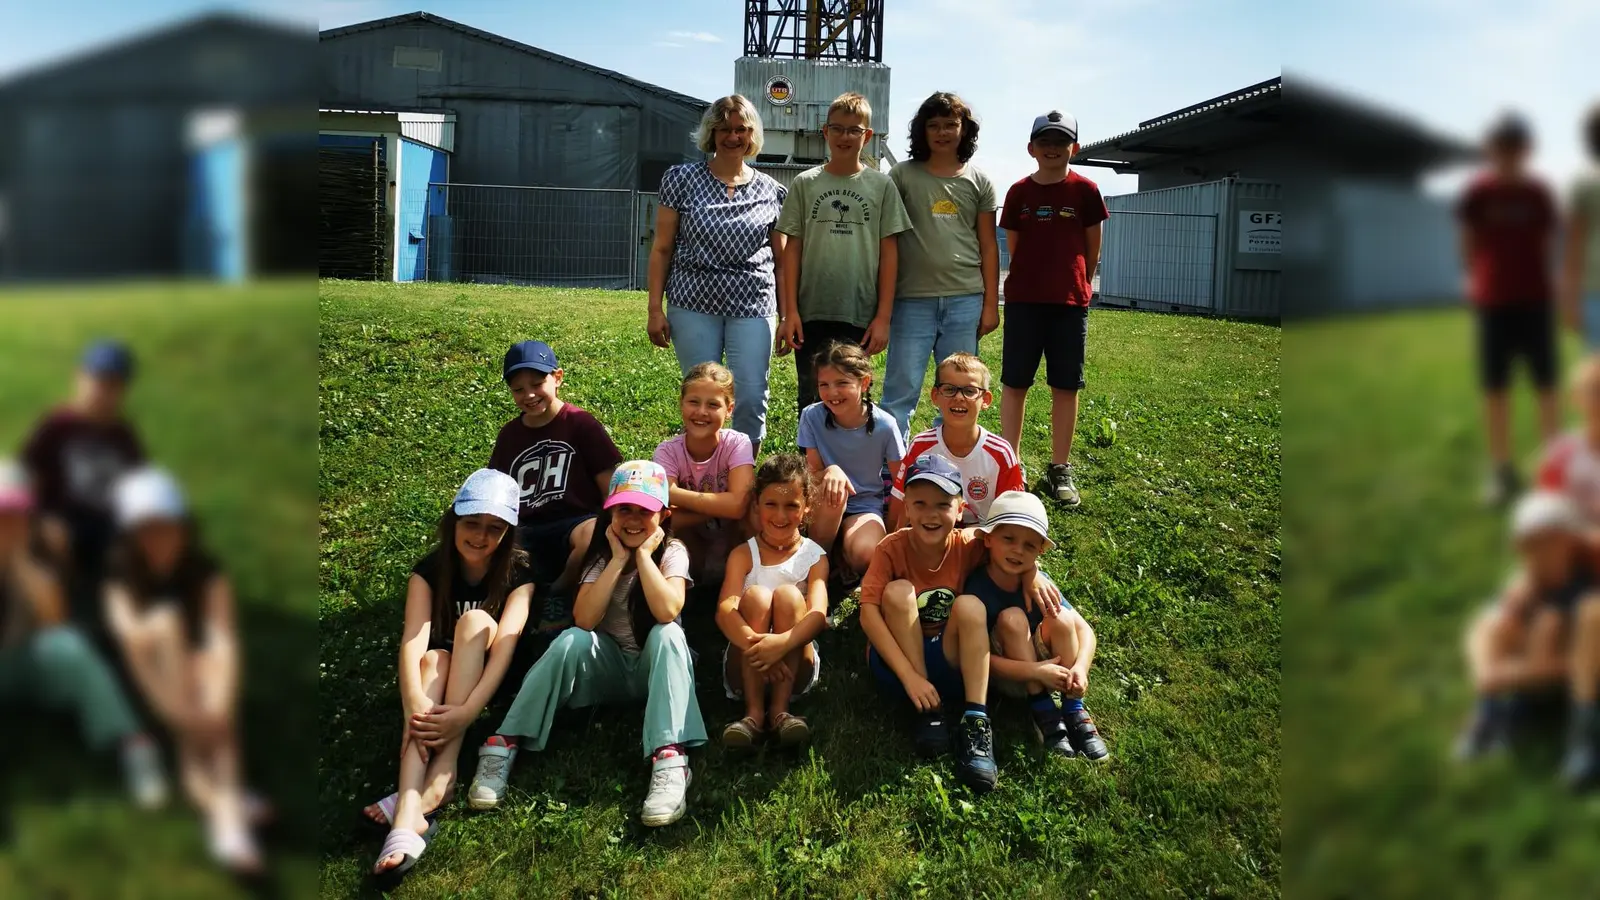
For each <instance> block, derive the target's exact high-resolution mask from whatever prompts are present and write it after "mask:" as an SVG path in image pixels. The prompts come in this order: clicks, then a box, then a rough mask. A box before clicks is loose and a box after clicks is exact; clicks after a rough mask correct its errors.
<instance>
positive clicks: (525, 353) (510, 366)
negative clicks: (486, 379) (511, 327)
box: [501, 341, 561, 381]
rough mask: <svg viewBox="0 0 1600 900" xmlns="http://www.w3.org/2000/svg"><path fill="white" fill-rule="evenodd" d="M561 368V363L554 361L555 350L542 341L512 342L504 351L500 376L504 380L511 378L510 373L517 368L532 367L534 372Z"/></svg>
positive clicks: (549, 371)
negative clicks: (502, 368)
mask: <svg viewBox="0 0 1600 900" xmlns="http://www.w3.org/2000/svg"><path fill="white" fill-rule="evenodd" d="M559 368H561V363H559V362H556V352H555V351H554V350H551V349H550V345H549V344H546V343H545V342H544V341H523V342H522V343H520V344H512V345H511V349H510V350H507V351H506V364H505V367H504V370H503V371H502V372H501V376H502V377H503V378H505V379H506V380H508V381H509V380H510V379H511V373H512V372H515V371H517V370H518V369H532V370H534V371H535V372H544V373H546V374H549V373H551V372H554V371H555V370H557V369H559Z"/></svg>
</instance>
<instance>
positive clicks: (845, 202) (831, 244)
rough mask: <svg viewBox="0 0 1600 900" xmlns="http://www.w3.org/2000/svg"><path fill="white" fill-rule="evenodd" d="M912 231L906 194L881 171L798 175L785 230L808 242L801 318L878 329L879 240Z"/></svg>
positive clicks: (781, 218) (783, 218)
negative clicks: (875, 324)
mask: <svg viewBox="0 0 1600 900" xmlns="http://www.w3.org/2000/svg"><path fill="white" fill-rule="evenodd" d="M910 227H911V223H910V222H909V221H907V220H906V208H905V205H904V204H903V203H902V202H901V201H900V192H899V191H897V190H895V186H894V182H893V181H890V180H889V176H887V175H885V174H883V173H882V172H879V171H877V170H876V169H862V170H861V171H860V172H857V173H856V174H854V175H851V176H850V177H848V178H841V177H840V176H838V175H832V174H829V173H828V172H827V171H825V170H824V169H823V168H822V167H821V166H818V167H816V168H815V169H807V170H806V171H804V172H801V173H800V174H799V175H796V176H795V177H794V183H793V184H791V185H789V195H788V196H787V197H785V198H784V201H783V211H782V212H781V213H779V214H778V230H779V231H781V232H783V233H784V234H787V235H793V236H797V237H799V238H800V240H801V245H800V290H799V295H798V296H797V297H795V305H796V306H797V307H799V310H800V319H801V320H802V321H806V322H849V323H850V324H852V325H855V326H857V327H858V328H865V327H867V326H868V325H870V324H871V323H872V317H873V316H875V315H877V312H878V255H879V254H878V246H879V241H881V240H883V239H884V238H886V237H892V236H894V235H896V234H899V233H900V232H902V231H905V230H906V229H907V228H910Z"/></svg>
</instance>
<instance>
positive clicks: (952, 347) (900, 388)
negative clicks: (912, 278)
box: [883, 294, 983, 444]
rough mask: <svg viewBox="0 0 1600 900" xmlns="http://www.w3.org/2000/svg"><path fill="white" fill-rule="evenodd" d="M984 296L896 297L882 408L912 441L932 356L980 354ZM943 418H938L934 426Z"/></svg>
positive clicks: (935, 361) (940, 357)
mask: <svg viewBox="0 0 1600 900" xmlns="http://www.w3.org/2000/svg"><path fill="white" fill-rule="evenodd" d="M982 317H983V295H982V294H967V295H965V296H960V297H915V298H910V297H897V298H895V301H894V313H893V315H892V316H891V317H890V319H889V360H888V362H887V363H885V364H884V372H883V408H884V409H885V410H886V411H888V413H889V415H891V416H894V420H895V422H896V423H897V424H898V425H899V426H900V433H901V434H902V435H904V436H905V439H906V443H907V444H909V443H911V432H910V431H909V430H907V429H909V428H910V425H911V415H912V413H915V412H916V411H917V401H919V400H921V399H922V396H923V390H922V382H923V377H924V376H925V375H926V374H927V372H928V357H929V355H932V357H933V361H934V363H935V364H936V365H937V364H938V362H939V360H942V359H944V358H945V357H947V356H949V355H950V354H952V353H961V352H966V353H977V352H978V321H979V319H981V318H982ZM939 421H940V420H939V418H938V417H937V416H935V417H934V422H933V424H934V425H935V427H937V426H938V424H939Z"/></svg>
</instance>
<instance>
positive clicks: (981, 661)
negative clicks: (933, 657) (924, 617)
mask: <svg viewBox="0 0 1600 900" xmlns="http://www.w3.org/2000/svg"><path fill="white" fill-rule="evenodd" d="M944 658H945V660H946V661H948V662H949V663H950V664H951V665H953V666H956V667H957V668H959V669H960V670H961V682H962V686H963V687H965V688H966V691H967V696H966V701H967V703H968V704H974V703H976V704H978V705H979V706H983V705H985V704H987V703H988V700H989V622H988V612H987V610H986V609H985V607H984V605H983V601H982V600H979V599H978V598H977V597H974V596H972V595H971V594H962V595H961V596H959V597H957V598H956V602H955V604H954V605H952V606H951V607H950V621H948V622H946V623H945V626H944Z"/></svg>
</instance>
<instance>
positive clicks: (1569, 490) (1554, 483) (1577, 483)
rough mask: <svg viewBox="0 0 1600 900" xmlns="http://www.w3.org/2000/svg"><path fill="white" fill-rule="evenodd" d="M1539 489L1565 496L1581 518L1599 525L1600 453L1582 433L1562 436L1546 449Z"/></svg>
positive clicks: (1540, 469) (1541, 463)
mask: <svg viewBox="0 0 1600 900" xmlns="http://www.w3.org/2000/svg"><path fill="white" fill-rule="evenodd" d="M1539 487H1541V488H1545V489H1547V490H1553V491H1560V492H1562V493H1564V494H1566V495H1567V496H1568V497H1570V498H1572V502H1574V503H1576V504H1577V505H1578V509H1579V510H1581V511H1582V512H1583V515H1584V518H1586V519H1588V520H1589V521H1590V522H1591V523H1594V524H1596V525H1600V452H1596V451H1595V449H1594V448H1593V447H1591V446H1589V442H1588V440H1586V439H1585V438H1584V436H1583V435H1582V434H1581V433H1579V432H1571V433H1569V434H1564V435H1562V436H1561V437H1558V438H1556V439H1555V440H1554V441H1551V442H1550V446H1549V447H1547V448H1545V452H1544V459H1542V460H1540V461H1539Z"/></svg>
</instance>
